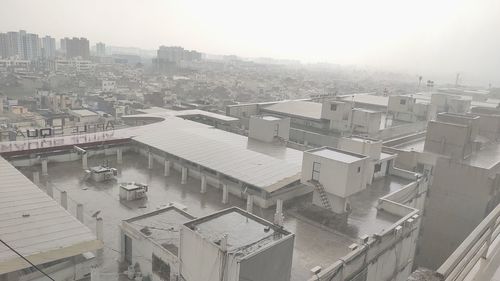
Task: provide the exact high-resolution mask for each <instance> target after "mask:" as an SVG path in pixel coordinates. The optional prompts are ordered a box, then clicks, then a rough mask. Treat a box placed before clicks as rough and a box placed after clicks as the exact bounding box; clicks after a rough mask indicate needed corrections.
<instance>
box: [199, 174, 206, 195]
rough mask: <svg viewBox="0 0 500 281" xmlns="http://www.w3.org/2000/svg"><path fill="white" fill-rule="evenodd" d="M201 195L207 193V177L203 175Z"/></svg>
mask: <svg viewBox="0 0 500 281" xmlns="http://www.w3.org/2000/svg"><path fill="white" fill-rule="evenodd" d="M200 192H201V193H205V192H207V175H205V174H201V190H200Z"/></svg>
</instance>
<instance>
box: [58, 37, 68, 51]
mask: <svg viewBox="0 0 500 281" xmlns="http://www.w3.org/2000/svg"><path fill="white" fill-rule="evenodd" d="M68 40H69V38H68V37H64V38H62V39H61V41H60V45H61V46H60V49H59V51H60V52H61V53H63V54H66V42H68Z"/></svg>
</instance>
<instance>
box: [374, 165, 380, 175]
mask: <svg viewBox="0 0 500 281" xmlns="http://www.w3.org/2000/svg"><path fill="white" fill-rule="evenodd" d="M380 170H382V164H381V163H378V164H375V170H374V172H375V173H377V172H380Z"/></svg>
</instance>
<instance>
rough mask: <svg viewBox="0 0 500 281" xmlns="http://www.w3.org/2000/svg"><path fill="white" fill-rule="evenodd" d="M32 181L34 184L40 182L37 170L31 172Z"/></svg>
mask: <svg viewBox="0 0 500 281" xmlns="http://www.w3.org/2000/svg"><path fill="white" fill-rule="evenodd" d="M33 183H34V184H36V185H39V184H40V173H39V172H38V171H35V172H33Z"/></svg>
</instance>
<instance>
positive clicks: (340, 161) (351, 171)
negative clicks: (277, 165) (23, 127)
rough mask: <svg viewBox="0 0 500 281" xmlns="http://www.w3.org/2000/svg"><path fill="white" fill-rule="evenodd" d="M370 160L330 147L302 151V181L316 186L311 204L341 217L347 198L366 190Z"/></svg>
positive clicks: (346, 210) (348, 204)
mask: <svg viewBox="0 0 500 281" xmlns="http://www.w3.org/2000/svg"><path fill="white" fill-rule="evenodd" d="M369 159H370V158H369V157H368V156H365V155H361V154H356V153H352V152H348V151H343V150H340V149H335V148H331V147H322V148H317V149H311V150H308V151H306V152H304V157H303V161H302V174H301V181H302V182H303V183H305V184H308V183H309V184H310V183H312V184H316V185H317V186H318V188H316V189H315V191H314V193H313V204H315V205H317V206H320V207H325V208H329V209H331V210H332V211H333V212H335V213H338V214H342V213H346V212H349V210H350V203H349V197H350V196H351V195H353V194H355V193H358V192H359V191H361V190H363V189H365V188H366V185H367V178H366V173H367V170H368V164H369Z"/></svg>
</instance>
